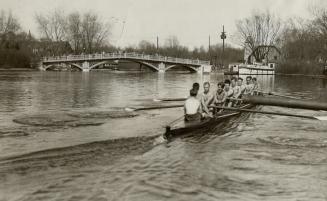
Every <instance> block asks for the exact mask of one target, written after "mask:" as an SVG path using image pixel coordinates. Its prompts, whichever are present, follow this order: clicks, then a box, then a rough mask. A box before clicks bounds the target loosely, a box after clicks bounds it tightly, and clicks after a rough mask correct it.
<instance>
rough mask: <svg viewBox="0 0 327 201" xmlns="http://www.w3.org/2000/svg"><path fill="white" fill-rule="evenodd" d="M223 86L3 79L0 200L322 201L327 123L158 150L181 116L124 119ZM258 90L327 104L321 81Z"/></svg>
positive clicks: (248, 126)
mask: <svg viewBox="0 0 327 201" xmlns="http://www.w3.org/2000/svg"><path fill="white" fill-rule="evenodd" d="M223 78H224V77H223V75H219V74H212V75H205V76H199V75H197V74H181V73H178V74H174V73H167V74H165V75H161V74H156V73H131V72H130V73H113V72H91V73H80V72H75V73H68V72H61V73H60V72H1V74H0V113H1V116H0V200H1V201H2V200H133V201H134V200H142V201H144V200H145V201H147V200H149V201H152V200H327V193H326V192H327V175H326V172H327V155H326V152H327V135H326V133H327V124H326V122H322V121H314V120H308V119H300V118H290V117H282V116H272V115H264V114H242V115H241V116H240V117H237V118H234V119H231V120H230V121H228V122H224V123H222V124H219V125H217V126H216V127H215V128H214V129H211V130H203V131H197V132H193V133H190V134H189V135H186V136H183V137H180V138H176V139H174V140H173V141H172V142H169V143H160V142H161V139H160V137H158V136H160V134H162V133H163V132H164V126H165V125H166V124H167V123H169V122H171V121H173V120H174V119H176V118H178V117H180V116H181V114H182V109H181V108H175V109H165V110H153V111H139V112H134V113H127V112H125V111H124V110H123V108H124V107H126V106H137V107H143V106H150V105H159V106H160V105H166V104H167V103H160V102H159V103H155V102H153V101H152V99H153V98H156V97H185V96H187V94H188V92H187V90H188V89H189V88H190V86H191V85H192V83H193V82H195V81H198V82H201V83H202V82H204V81H210V82H211V83H212V84H214V83H216V82H217V80H222V79H223ZM258 79H259V81H260V82H261V83H262V84H263V85H264V88H265V90H266V91H270V90H272V91H275V92H278V93H281V94H284V95H289V96H294V97H300V98H314V99H317V100H319V101H327V93H326V88H327V80H324V79H312V78H304V77H285V76H276V77H274V78H272V77H265V76H261V77H258ZM168 104H171V103H168ZM258 109H261V110H268V111H275V112H290V113H297V114H302V115H326V116H327V112H323V111H310V110H298V109H285V108H279V107H269V106H260V107H259V108H258Z"/></svg>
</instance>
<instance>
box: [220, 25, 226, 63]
mask: <svg viewBox="0 0 327 201" xmlns="http://www.w3.org/2000/svg"><path fill="white" fill-rule="evenodd" d="M220 38H221V39H222V40H223V53H222V59H221V62H222V66H223V67H224V50H225V39H226V38H227V37H226V32H225V27H224V25H223V32H221V35H220Z"/></svg>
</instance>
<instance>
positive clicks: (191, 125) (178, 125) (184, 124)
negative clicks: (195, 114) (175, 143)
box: [164, 103, 254, 139]
mask: <svg viewBox="0 0 327 201" xmlns="http://www.w3.org/2000/svg"><path fill="white" fill-rule="evenodd" d="M252 107H254V105H253V104H250V103H247V104H243V105H241V106H240V107H238V108H240V109H249V108H252ZM240 113H241V112H239V111H229V110H224V111H222V112H220V113H218V114H217V115H215V116H214V117H212V118H206V119H204V120H201V121H195V122H188V121H185V120H184V118H182V119H178V120H177V121H174V123H172V124H170V125H167V126H166V132H165V134H164V137H165V138H166V139H170V138H172V137H174V136H178V135H182V134H185V133H188V132H191V131H194V130H197V129H201V128H208V127H210V126H212V125H216V124H217V123H220V122H222V121H224V120H226V119H228V118H230V117H233V116H236V115H239V114H240Z"/></svg>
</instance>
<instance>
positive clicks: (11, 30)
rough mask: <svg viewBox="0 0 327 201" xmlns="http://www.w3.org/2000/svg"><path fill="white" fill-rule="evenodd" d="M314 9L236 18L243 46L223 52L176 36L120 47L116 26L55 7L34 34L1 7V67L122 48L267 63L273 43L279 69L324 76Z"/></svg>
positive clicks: (322, 18) (323, 43) (325, 22)
mask: <svg viewBox="0 0 327 201" xmlns="http://www.w3.org/2000/svg"><path fill="white" fill-rule="evenodd" d="M310 11H311V13H312V16H313V17H312V19H310V20H305V19H301V18H296V17H293V18H290V19H288V20H286V21H282V20H281V19H280V18H278V17H276V15H274V14H272V13H271V12H269V11H265V12H258V11H255V12H253V13H252V14H251V15H250V16H248V17H245V18H243V19H240V20H237V21H236V29H237V31H236V33H235V34H234V35H232V36H230V37H229V38H231V39H232V40H233V42H234V43H235V42H236V43H237V44H239V46H240V48H235V47H232V46H230V45H226V47H225V51H224V53H223V52H222V45H221V44H215V45H212V46H210V47H204V46H201V47H195V48H193V49H189V48H188V47H187V46H184V45H182V44H180V42H179V40H178V38H177V37H176V36H169V37H167V38H166V39H164V43H163V44H161V45H160V46H157V44H156V43H154V42H151V41H146V40H143V41H140V42H139V44H137V45H134V46H128V47H125V48H121V47H115V46H113V45H111V44H110V36H111V31H112V26H111V24H110V23H109V22H107V21H105V20H103V19H102V18H101V17H100V16H99V15H97V14H96V13H93V12H85V13H81V12H71V13H65V12H63V11H61V10H54V11H53V12H50V13H48V14H40V13H39V14H36V15H35V22H36V24H37V26H38V32H39V35H40V36H41V37H40V38H35V37H33V34H31V33H30V32H29V31H28V32H26V31H24V30H22V28H21V25H20V23H19V20H18V19H17V18H16V17H15V16H14V15H13V14H12V13H11V12H6V11H0V66H1V67H28V66H30V64H33V62H37V61H38V60H39V59H40V58H41V57H43V56H58V55H69V54H93V53H101V52H118V51H120V52H138V53H144V54H159V55H165V56H171V57H180V58H190V59H200V60H210V61H211V64H213V65H215V66H219V67H221V66H222V65H223V64H224V65H225V66H226V65H227V64H228V63H232V62H244V49H248V50H250V51H252V52H254V53H253V56H254V58H255V60H256V61H262V60H263V59H264V58H265V57H267V55H268V53H269V51H270V49H269V47H270V46H276V47H277V48H278V49H279V50H280V52H281V53H282V55H281V57H280V58H281V59H280V65H278V69H277V70H278V72H281V73H306V74H308V73H309V74H319V73H321V72H322V67H323V66H324V65H326V62H327V9H325V8H320V7H312V8H311V10H310ZM231 39H230V40H231ZM259 46H262V47H263V48H260V49H258V47H259Z"/></svg>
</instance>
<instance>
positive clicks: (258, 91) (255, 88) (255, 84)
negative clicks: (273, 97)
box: [252, 77, 262, 95]
mask: <svg viewBox="0 0 327 201" xmlns="http://www.w3.org/2000/svg"><path fill="white" fill-rule="evenodd" d="M252 82H253V95H260V94H261V93H262V89H261V85H260V84H259V83H258V81H257V78H255V77H254V78H252Z"/></svg>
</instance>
